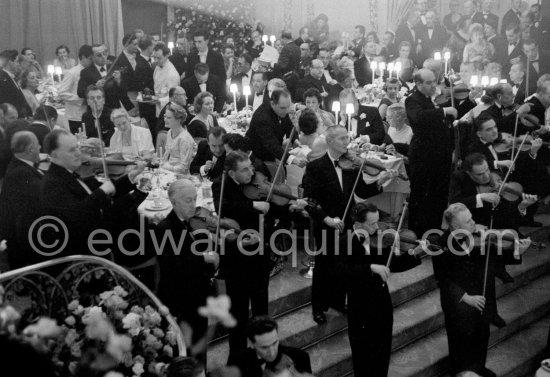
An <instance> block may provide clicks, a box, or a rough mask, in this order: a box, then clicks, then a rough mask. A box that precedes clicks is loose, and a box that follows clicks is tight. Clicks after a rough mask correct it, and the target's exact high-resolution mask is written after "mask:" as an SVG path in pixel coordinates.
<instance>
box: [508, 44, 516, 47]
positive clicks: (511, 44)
mask: <svg viewBox="0 0 550 377" xmlns="http://www.w3.org/2000/svg"><path fill="white" fill-rule="evenodd" d="M508 46H514V47H515V46H516V44H515V43H508Z"/></svg>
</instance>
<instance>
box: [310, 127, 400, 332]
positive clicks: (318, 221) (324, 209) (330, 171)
mask: <svg viewBox="0 0 550 377" xmlns="http://www.w3.org/2000/svg"><path fill="white" fill-rule="evenodd" d="M325 135H326V142H327V146H328V151H327V153H325V155H324V156H323V157H320V158H318V159H316V160H313V161H311V162H310V163H309V164H308V165H307V167H306V172H305V175H304V178H303V181H302V185H303V187H304V197H306V198H310V199H312V200H314V201H315V202H316V203H318V204H319V206H318V207H317V208H312V209H310V211H309V212H310V215H311V216H312V217H313V219H314V222H315V227H314V232H315V239H316V241H317V246H318V248H317V249H318V254H316V255H315V269H314V270H313V283H312V297H311V304H312V311H313V319H314V321H315V322H317V323H319V324H321V323H324V322H326V317H325V314H324V312H325V311H327V310H328V309H329V308H334V309H336V310H339V311H345V291H344V289H343V286H342V284H341V281H340V279H338V276H337V274H336V271H335V263H336V261H337V260H338V254H336V252H335V249H336V248H337V244H335V242H337V241H336V240H337V235H336V233H338V232H342V231H344V230H346V229H350V228H351V225H352V222H351V217H350V213H351V210H348V211H347V215H346V217H345V218H343V216H344V212H345V211H346V206H347V203H348V200H349V198H350V196H351V195H353V194H355V195H356V197H357V198H358V200H361V201H364V200H366V199H367V198H369V197H371V196H374V195H378V194H379V193H380V192H381V190H380V188H379V186H378V185H381V184H383V183H384V182H385V181H387V180H388V179H389V178H390V177H391V174H390V173H388V172H383V173H382V174H381V175H380V177H379V179H378V183H376V182H373V183H370V184H367V183H365V181H364V179H359V182H358V185H357V188H356V190H355V193H352V192H351V190H352V188H353V184H354V182H355V180H356V177H357V174H359V173H358V171H357V170H343V169H342V168H341V167H340V166H339V165H338V160H339V159H340V158H341V157H342V156H343V155H344V154H345V153H346V152H347V146H348V144H349V135H348V132H347V130H346V129H345V128H344V127H341V126H333V127H329V128H328V129H327V131H326V134H325ZM352 204H353V203H352ZM340 255H341V254H340Z"/></svg>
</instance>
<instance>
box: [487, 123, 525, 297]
mask: <svg viewBox="0 0 550 377" xmlns="http://www.w3.org/2000/svg"><path fill="white" fill-rule="evenodd" d="M527 135H528V134H525V135H524V136H523V140H522V141H521V145H520V146H519V149H518V153H517V154H516V156H515V157H514V159H513V160H512V166H511V167H510V169H508V171H507V172H506V175H505V176H504V179H503V180H502V183H501V184H500V187H499V189H498V193H497V194H498V196H499V197H500V194H502V190H504V185H505V184H506V181H507V180H508V178H509V177H510V174H511V173H512V170H514V165H515V164H516V160H517V158H518V157H519V151H520V150H521V148H522V147H523V144H525V141H526V140H527ZM496 207H497V206H496V205H494V206H493V209H492V210H491V221H490V223H489V230H492V229H493V218H494V215H495V209H496ZM490 251H491V244H490V243H489V246H488V249H487V253H486V254H485V271H484V273H483V292H482V295H483V296H484V297H485V294H486V293H487V276H488V272H489V256H490V254H491V252H490Z"/></svg>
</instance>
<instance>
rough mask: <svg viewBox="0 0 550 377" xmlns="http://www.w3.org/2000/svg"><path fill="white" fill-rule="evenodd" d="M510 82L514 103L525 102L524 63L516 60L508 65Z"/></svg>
mask: <svg viewBox="0 0 550 377" xmlns="http://www.w3.org/2000/svg"><path fill="white" fill-rule="evenodd" d="M510 83H511V84H512V92H513V93H514V103H515V104H517V105H521V104H522V103H523V102H525V89H526V88H525V84H526V82H525V63H524V62H521V61H520V62H517V63H515V64H512V66H511V67H510Z"/></svg>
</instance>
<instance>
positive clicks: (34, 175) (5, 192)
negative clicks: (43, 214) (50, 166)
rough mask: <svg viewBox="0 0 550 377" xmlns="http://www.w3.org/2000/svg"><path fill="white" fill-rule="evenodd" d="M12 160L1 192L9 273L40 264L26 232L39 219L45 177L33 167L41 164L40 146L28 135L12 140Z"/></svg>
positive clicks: (0, 224)
mask: <svg viewBox="0 0 550 377" xmlns="http://www.w3.org/2000/svg"><path fill="white" fill-rule="evenodd" d="M11 151H12V153H13V158H12V159H11V162H10V163H9V165H8V169H7V171H6V175H5V177H4V181H3V184H2V191H1V192H0V212H1V213H2V216H0V238H1V239H5V240H6V241H7V242H8V262H9V265H10V269H16V268H20V267H24V266H26V265H29V264H32V263H34V262H37V261H39V258H38V257H39V255H38V254H37V253H35V252H33V250H32V249H31V247H30V244H29V241H28V238H29V237H28V234H27V231H28V229H29V227H30V225H31V224H32V222H33V221H34V220H35V219H37V218H38V217H39V216H40V202H39V200H38V198H39V195H40V184H41V181H42V177H43V176H44V173H43V172H42V171H40V170H38V168H36V167H35V166H34V165H35V164H37V163H38V162H39V161H40V144H39V142H38V139H37V137H36V136H35V135H34V134H33V133H32V132H29V131H20V132H17V133H16V134H15V135H14V136H13V138H12V140H11Z"/></svg>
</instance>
